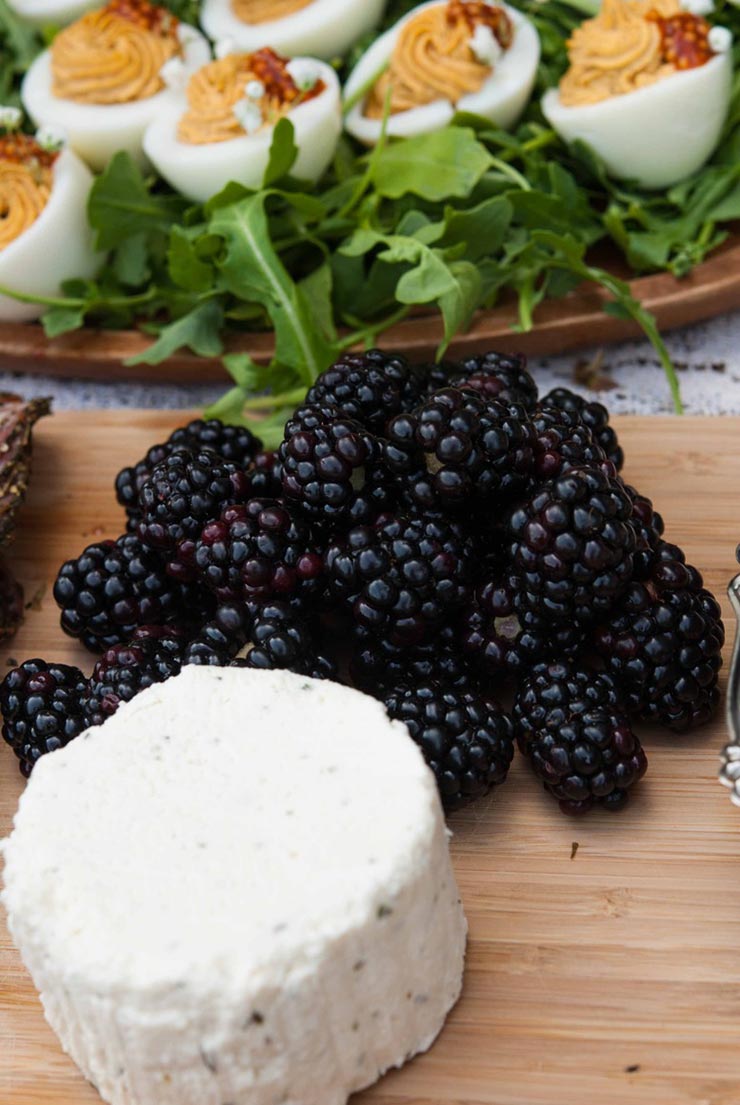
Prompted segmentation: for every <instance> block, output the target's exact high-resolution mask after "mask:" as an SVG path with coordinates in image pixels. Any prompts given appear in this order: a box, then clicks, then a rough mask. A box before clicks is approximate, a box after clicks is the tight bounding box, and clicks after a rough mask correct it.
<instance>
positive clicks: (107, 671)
mask: <svg viewBox="0 0 740 1105" xmlns="http://www.w3.org/2000/svg"><path fill="white" fill-rule="evenodd" d="M184 647H185V639H184V636H183V634H182V633H179V632H178V631H177V630H173V629H171V628H169V627H167V626H142V627H141V628H140V629H138V630H137V631H136V632H135V633H134V635H133V637H132V639H131V641H130V642H128V643H127V644H122V645H114V646H113V648H109V649H108V650H107V651H106V652H104V653H103V655H102V656H101V657H100V659H99V660H98V662H97V664H96V665H95V667H94V668H93V672H92V675H91V676H90V683H89V689H88V692H87V695H86V698H85V701H84V710H85V714H86V716H87V719H88V723H89V724H90V725H102V724H103V722H104V721H105V720H106V719H107V718H109V717H111V716H112V715H113V714H114V713H115V712H116V710H117V709H118V707H119V706H120V705H121V703H122V702H130V701H131V699H132V698H134V697H135V696H136V695H137V694H139V692H140V691H143V690H146V688H147V687H151V686H152V685H153V684H154V683H163V682H164V681H165V679H169V678H170V676H173V675H177V674H178V672H179V671H180V668H181V667H182V658H183V649H184Z"/></svg>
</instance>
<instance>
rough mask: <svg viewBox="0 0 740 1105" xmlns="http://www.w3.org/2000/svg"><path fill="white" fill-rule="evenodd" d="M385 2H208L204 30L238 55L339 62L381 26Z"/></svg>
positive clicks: (356, 0)
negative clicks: (270, 52) (266, 51)
mask: <svg viewBox="0 0 740 1105" xmlns="http://www.w3.org/2000/svg"><path fill="white" fill-rule="evenodd" d="M385 5H386V0H205V2H204V3H203V7H202V9H201V14H200V22H201V26H202V27H203V30H204V31H205V32H206V34H207V35H208V37H209V38H211V39H213V41H214V42H219V41H223V40H225V39H231V41H232V43H233V46H234V49H235V50H244V51H254V50H259V49H260V47H262V46H271V47H272V48H273V49H274V50H279V51H280V52H281V53H283V54H288V55H290V56H294V55H296V54H304V55H305V54H310V55H312V56H313V57H318V58H324V59H325V60H331V59H332V58H335V57H339V56H340V55H341V54H344V53H346V51H347V50H348V49H349V48H350V46H352V45H353V44H354V43H355V42H357V40H358V39H360V38H362V36H363V35H365V34H367V33H368V32H369V31H372V30H374V28H375V27H377V25H378V23H379V22H380V17H381V16H382V14H383V9H384V8H385Z"/></svg>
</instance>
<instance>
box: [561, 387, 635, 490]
mask: <svg viewBox="0 0 740 1105" xmlns="http://www.w3.org/2000/svg"><path fill="white" fill-rule="evenodd" d="M542 406H543V407H558V408H559V409H560V410H564V411H572V412H573V413H574V414H577V415H578V416H579V417H580V419H581V421H582V422H583V424H584V426H588V428H589V430H590V431H591V433H592V434H593V437H594V441H595V442H596V443H597V444H598V445H600V446H601V448H602V449H603V450H604V452H605V453H606V455H607V457H608V458H609V460H610V461H611V462H612V464H613V465H614V467H615V468H616V469H617V471H618V472H621V470H622V467H623V466H624V451H623V449H622V447H621V445H620V444H619V441H618V439H617V434H616V431H615V429H614V427H613V426H610V425H609V411H608V410H607V409H606V407H605V406H604V404H603V403H596V402H594V401H589V400H588V399H584V398H583V396H582V395H577V394H576V393H575V392H574V391H570V389H569V388H554V389H553V390H552V391H550V392H548V394H547V395H546V396H545V398H544V399H543V400H542Z"/></svg>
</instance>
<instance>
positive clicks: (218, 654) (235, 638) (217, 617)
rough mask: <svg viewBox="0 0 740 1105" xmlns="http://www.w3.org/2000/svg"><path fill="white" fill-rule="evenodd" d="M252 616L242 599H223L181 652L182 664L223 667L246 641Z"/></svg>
mask: <svg viewBox="0 0 740 1105" xmlns="http://www.w3.org/2000/svg"><path fill="white" fill-rule="evenodd" d="M251 625H252V616H251V614H250V613H249V611H248V610H247V608H246V606H245V605H244V604H243V603H225V604H223V605H221V606H219V607H218V609H217V610H216V612H215V614H214V616H213V619H212V620H211V621H209V622H206V624H205V625H204V626H202V627H201V629H200V631H199V632H198V634H197V635H196V636H195V637H193V639H192V640H191V641H189V642H188V644H187V646H186V648H185V651H184V653H183V661H182V663H183V667H185V665H186V664H199V665H201V666H211V667H218V668H224V667H226V665H227V664H228V663H229V662H230V661H231V660H233V659H234V657H235V656H236V654H237V653H238V652H239V650H240V649H241V648H243V647H244V645H245V644H246V643H247V638H248V635H249V630H250V627H251Z"/></svg>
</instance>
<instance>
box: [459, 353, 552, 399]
mask: <svg viewBox="0 0 740 1105" xmlns="http://www.w3.org/2000/svg"><path fill="white" fill-rule="evenodd" d="M449 383H450V386H451V387H456V388H460V387H466V388H472V389H473V390H474V391H477V392H479V393H480V394H481V395H482V396H483V397H484V398H485V399H498V400H499V401H500V402H502V403H519V404H520V405H521V406H523V407H525V408H526V409H527V410H528V411H533V410H534V409H535V407H536V406H537V399H538V395H539V393H538V390H537V384H536V383H535V382H534V380H533V378H532V376H531V375H530V374H529V372H527V358H526V357H525V356H524V355H523V354H522V353H514V354H512V355H508V354H506V353H484V354H482V355H481V356H477V357H467V358H466V359H465V360H463V361H461V362H460V366H459V370H458V372H457V373H453V374H452V375H451V377H450V381H449Z"/></svg>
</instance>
